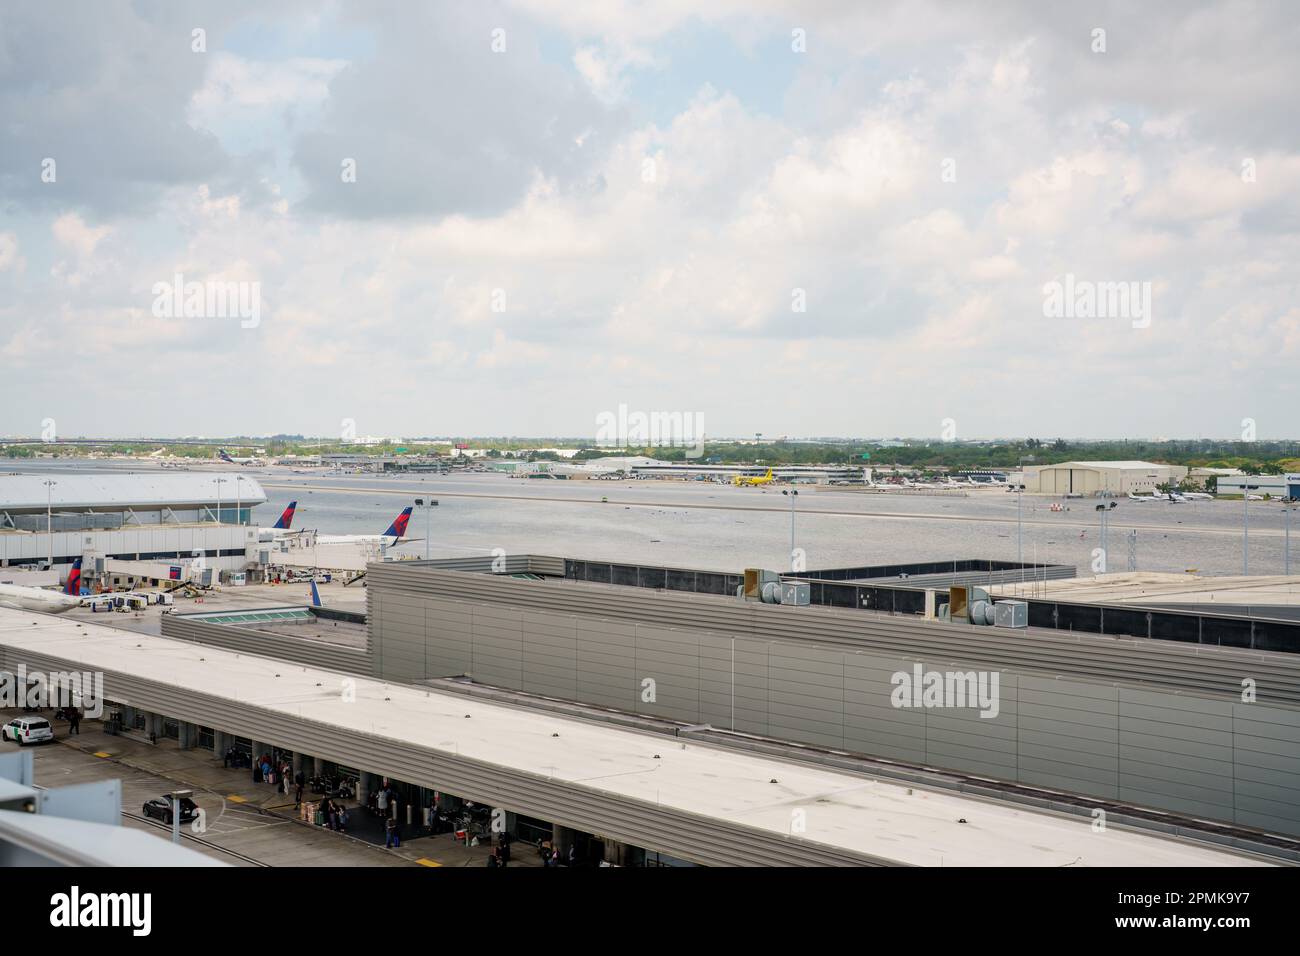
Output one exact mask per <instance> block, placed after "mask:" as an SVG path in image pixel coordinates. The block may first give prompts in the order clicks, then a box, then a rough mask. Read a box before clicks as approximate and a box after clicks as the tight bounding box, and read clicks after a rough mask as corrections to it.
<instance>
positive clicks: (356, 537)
mask: <svg viewBox="0 0 1300 956" xmlns="http://www.w3.org/2000/svg"><path fill="white" fill-rule="evenodd" d="M414 510H415V509H413V508H410V507H406V508H403V509H402V513H401V514H399V515H398V516H397V517H396V518H394V519H393V523H392V524H390V525H389V526H388V530H387V531H385V532H384V533H383V534H318V535H317V536H316V543H317V544H388V543H389V541H388V539H389V538H392V539H393V543H394V544H396V543H397V542H398V541H401V540H403V539H405V540H407V541H414V540H416V539H415V538H407V537H406V525H407V523H408V522H409V521H410V520H411V512H412V511H414Z"/></svg>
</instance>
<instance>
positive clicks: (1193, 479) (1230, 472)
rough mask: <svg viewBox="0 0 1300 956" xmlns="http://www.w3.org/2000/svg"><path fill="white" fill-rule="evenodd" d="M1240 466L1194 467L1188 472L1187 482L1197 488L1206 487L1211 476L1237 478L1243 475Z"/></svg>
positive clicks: (1215, 477)
mask: <svg viewBox="0 0 1300 956" xmlns="http://www.w3.org/2000/svg"><path fill="white" fill-rule="evenodd" d="M1241 473H1242V472H1241V469H1240V468H1193V469H1192V470H1191V471H1189V472H1188V473H1187V483H1188V484H1189V485H1195V486H1196V487H1197V488H1204V487H1205V483H1206V482H1207V481H1209V480H1210V479H1211V478H1214V479H1216V480H1218V479H1222V478H1236V477H1239V476H1240V475H1241Z"/></svg>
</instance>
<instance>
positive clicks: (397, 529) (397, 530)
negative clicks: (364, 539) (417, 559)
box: [381, 508, 414, 538]
mask: <svg viewBox="0 0 1300 956" xmlns="http://www.w3.org/2000/svg"><path fill="white" fill-rule="evenodd" d="M413 510H414V509H413V508H403V509H402V513H401V514H400V515H398V516H397V517H396V518H394V519H393V523H392V524H390V525H389V526H388V530H387V531H385V532H384V533H383V534H382V535H381V537H384V538H404V537H406V523H407V522H408V521H410V520H411V512H412V511H413Z"/></svg>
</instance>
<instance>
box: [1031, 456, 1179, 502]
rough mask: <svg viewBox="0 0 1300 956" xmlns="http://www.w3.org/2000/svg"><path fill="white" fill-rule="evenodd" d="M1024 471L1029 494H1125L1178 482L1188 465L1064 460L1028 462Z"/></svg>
mask: <svg viewBox="0 0 1300 956" xmlns="http://www.w3.org/2000/svg"><path fill="white" fill-rule="evenodd" d="M1023 474H1024V477H1023V482H1024V485H1025V491H1027V492H1028V493H1030V494H1040V495H1068V494H1075V495H1095V494H1101V493H1103V492H1105V493H1109V494H1112V495H1126V494H1128V493H1129V492H1140V493H1143V494H1148V493H1150V492H1152V491H1154V490H1155V489H1156V487H1157V486H1159V485H1163V484H1167V483H1169V482H1174V483H1177V482H1180V481H1182V480H1183V479H1184V478H1186V477H1187V468H1186V467H1185V466H1183V465H1157V464H1154V463H1152V462H1149V461H1065V462H1061V463H1060V464H1057V465H1039V466H1037V467H1034V466H1027V467H1026V468H1025V469H1024V473H1023Z"/></svg>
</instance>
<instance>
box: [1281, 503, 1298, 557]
mask: <svg viewBox="0 0 1300 956" xmlns="http://www.w3.org/2000/svg"><path fill="white" fill-rule="evenodd" d="M1297 500H1300V499H1296V498H1288V499H1286V501H1284V502H1282V513H1283V514H1284V515H1286V538H1285V541H1286V543H1285V544H1284V545H1283V548H1282V573H1283V574H1290V573H1291V512H1293V511H1295V503H1296V501H1297Z"/></svg>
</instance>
